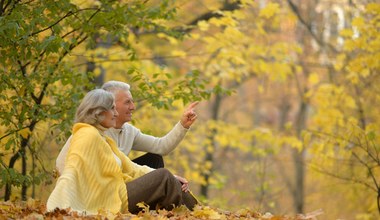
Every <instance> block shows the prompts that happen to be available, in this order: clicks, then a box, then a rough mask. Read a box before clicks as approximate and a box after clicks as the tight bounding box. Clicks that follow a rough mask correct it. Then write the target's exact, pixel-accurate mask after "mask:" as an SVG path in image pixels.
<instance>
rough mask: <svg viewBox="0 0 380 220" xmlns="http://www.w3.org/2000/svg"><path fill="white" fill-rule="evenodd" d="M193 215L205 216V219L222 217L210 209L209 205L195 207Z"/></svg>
mask: <svg viewBox="0 0 380 220" xmlns="http://www.w3.org/2000/svg"><path fill="white" fill-rule="evenodd" d="M193 215H194V217H197V218H205V219H222V218H223V216H222V215H220V214H219V213H218V212H216V211H215V210H213V209H211V208H210V207H208V206H206V207H203V208H202V209H197V210H194V211H193Z"/></svg>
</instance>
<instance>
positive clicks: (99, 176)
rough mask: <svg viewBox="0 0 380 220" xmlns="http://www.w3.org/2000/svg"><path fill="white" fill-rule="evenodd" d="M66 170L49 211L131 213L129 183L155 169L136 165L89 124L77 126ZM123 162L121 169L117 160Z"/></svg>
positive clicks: (52, 195)
mask: <svg viewBox="0 0 380 220" xmlns="http://www.w3.org/2000/svg"><path fill="white" fill-rule="evenodd" d="M70 145H71V147H70V149H69V151H68V153H67V156H66V159H65V167H64V169H63V172H62V174H61V176H60V177H59V178H58V180H57V183H56V186H55V188H54V190H53V192H52V193H51V195H50V197H49V199H48V201H47V209H48V210H53V209H55V208H56V207H58V208H62V209H63V208H68V207H70V208H71V209H72V210H74V211H79V212H82V211H86V213H89V214H93V213H97V212H98V210H108V211H111V212H113V213H117V212H127V211H128V195H127V188H126V185H125V184H126V183H127V182H129V181H131V180H133V179H136V178H138V177H140V176H142V175H144V174H146V173H148V172H150V171H152V170H153V169H151V168H149V167H147V166H139V165H137V164H135V163H133V162H132V161H131V160H130V159H129V158H128V157H126V156H125V155H124V154H123V153H122V152H120V150H119V149H118V148H117V146H116V144H115V142H114V141H113V140H112V139H111V138H109V137H107V136H105V137H102V136H101V135H100V133H99V131H98V130H97V129H96V128H95V127H93V126H91V125H88V124H84V123H77V124H75V125H74V127H73V136H72V140H71V143H70ZM113 153H114V154H115V155H116V156H118V157H119V158H120V160H121V162H122V164H121V165H122V166H121V167H120V166H119V165H118V164H117V162H116V160H115V157H114V154H113Z"/></svg>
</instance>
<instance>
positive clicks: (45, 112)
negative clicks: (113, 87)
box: [0, 0, 207, 200]
mask: <svg viewBox="0 0 380 220" xmlns="http://www.w3.org/2000/svg"><path fill="white" fill-rule="evenodd" d="M0 3H1V4H0V18H1V19H0V27H1V28H0V41H1V43H0V53H1V57H0V66H1V68H0V69H1V70H0V71H1V88H0V90H1V95H0V102H1V107H0V115H1V117H0V118H1V120H0V124H1V127H0V129H1V131H2V132H1V136H0V140H1V146H0V147H1V158H0V161H1V169H0V173H1V184H0V185H1V187H2V188H4V189H5V194H4V199H5V200H9V199H10V198H11V195H12V187H13V186H15V187H21V198H22V199H26V197H27V189H28V187H29V186H31V185H33V186H34V185H35V184H39V183H41V182H42V181H44V180H47V179H49V178H50V177H51V170H48V169H46V167H45V166H46V164H45V163H44V159H45V158H44V151H45V152H46V151H47V152H51V149H49V148H47V146H48V145H50V144H51V143H52V142H54V140H57V141H59V139H58V138H57V137H58V136H59V134H62V132H63V131H66V135H67V134H68V133H69V131H70V127H71V126H70V125H71V121H72V118H73V113H74V111H75V108H76V105H77V103H78V102H79V100H80V98H81V97H82V94H83V91H84V90H88V89H90V88H93V87H94V85H93V84H91V83H90V82H91V81H92V80H93V77H94V76H98V74H97V73H96V71H95V70H94V69H91V68H88V65H87V68H83V65H82V64H81V63H85V64H88V61H94V60H91V59H89V58H88V57H87V56H86V55H88V54H89V53H90V51H93V50H92V49H93V48H94V45H96V44H97V42H102V41H103V42H104V41H105V40H104V39H111V40H109V42H110V44H111V45H115V44H117V45H119V46H120V48H122V50H123V51H125V53H126V54H127V57H126V58H125V57H124V60H125V61H128V60H133V59H136V56H135V51H134V49H133V47H134V45H133V44H134V43H135V42H136V41H134V42H130V41H128V40H130V38H129V36H130V35H131V34H132V33H136V32H137V31H139V32H154V33H156V34H157V33H166V34H168V35H171V36H174V37H180V35H181V34H178V32H175V31H172V30H171V29H170V28H168V27H167V26H165V25H164V24H163V21H164V20H169V19H171V18H172V17H173V15H174V14H175V8H173V7H171V6H170V4H169V3H170V1H159V2H154V3H150V2H149V3H148V2H141V1H112V2H109V1H87V2H81V1H69V0H59V1H48V2H45V1H44V2H42V1H1V2H0ZM81 57H82V58H81ZM92 58H93V59H97V60H98V61H99V59H101V58H99V57H97V56H92ZM107 62H116V61H112V60H111V61H109V60H107ZM118 62H120V61H118ZM85 66H86V65H85ZM124 71H125V69H124ZM125 72H126V74H128V75H130V78H131V79H133V81H135V82H139V86H140V87H139V88H140V89H141V90H140V91H143V90H150V91H155V92H154V93H149V94H148V93H143V92H136V93H137V94H138V95H139V94H140V95H141V97H143V98H146V100H147V101H148V102H150V103H153V105H155V106H158V107H165V106H167V105H168V103H169V101H170V99H165V100H164V101H163V100H162V99H160V98H159V97H161V96H162V95H163V94H162V93H161V92H160V91H162V90H160V88H161V89H162V88H165V85H166V84H167V81H169V80H170V77H171V75H170V74H164V76H166V78H165V79H162V78H161V79H156V80H150V79H151V78H149V77H148V78H147V77H146V76H145V75H144V74H143V73H141V72H139V71H138V70H136V69H135V68H129V70H128V71H125ZM157 77H158V76H156V78H157ZM179 85H180V86H186V87H189V88H190V89H191V88H195V87H196V86H198V85H199V83H197V79H196V74H194V73H189V74H188V75H187V76H186V78H185V79H183V80H182V83H181V81H179ZM178 88H179V89H178ZM136 91H138V90H137V89H136ZM176 91H177V92H176V93H175V96H174V97H170V98H173V100H175V99H181V98H186V100H189V99H191V98H192V97H191V95H186V94H185V93H183V91H181V90H180V87H177V90H176ZM201 95H207V94H203V93H202V94H201ZM199 97H200V96H198V98H199ZM186 100H184V101H186ZM60 137H64V136H60ZM45 156H46V155H45ZM33 196H34V195H33Z"/></svg>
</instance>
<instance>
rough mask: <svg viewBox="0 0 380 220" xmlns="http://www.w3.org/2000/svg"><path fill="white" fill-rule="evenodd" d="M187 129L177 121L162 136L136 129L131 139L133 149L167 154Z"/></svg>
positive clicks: (180, 139)
mask: <svg viewBox="0 0 380 220" xmlns="http://www.w3.org/2000/svg"><path fill="white" fill-rule="evenodd" d="M187 131H188V129H186V128H184V127H183V126H182V125H181V123H180V122H178V123H177V124H176V125H175V126H174V127H173V129H172V130H170V131H169V133H167V134H166V135H165V136H163V137H154V136H152V135H147V134H144V133H142V132H141V131H140V130H138V132H137V134H136V135H135V138H134V141H133V146H132V149H133V150H137V151H143V152H150V153H154V154H159V155H167V154H169V153H170V152H171V151H173V150H174V148H176V147H177V146H178V144H179V143H180V142H181V141H182V139H183V138H184V137H185V135H186V133H187Z"/></svg>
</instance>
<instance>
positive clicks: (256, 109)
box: [0, 0, 380, 219]
mask: <svg viewBox="0 0 380 220" xmlns="http://www.w3.org/2000/svg"><path fill="white" fill-rule="evenodd" d="M371 2H373V1H366V0H362V1H339V2H337V1H301V0H287V1H269V0H260V1H249V0H244V1H228V0H226V1H200V2H199V1H197V2H191V1H190V2H189V1H175V2H174V1H145V2H140V1H125V2H123V1H117V2H112V3H110V2H108V1H91V2H86V3H80V2H79V1H78V2H76V1H72V2H71V3H69V2H68V1H63V0H61V1H56V2H54V3H49V4H44V5H40V4H37V2H26V3H22V2H18V3H16V4H10V3H9V4H3V5H2V6H3V7H2V8H3V10H1V18H2V19H1V20H0V22H2V23H1V25H0V27H1V28H0V37H1V41H0V45H1V47H0V51H1V55H2V56H1V57H0V62H1V64H0V65H1V71H2V74H1V80H2V82H1V83H2V84H1V85H2V86H1V88H0V89H1V102H2V105H1V106H2V107H0V110H1V111H0V114H1V123H2V124H1V125H2V127H1V130H2V133H3V134H2V135H1V153H2V154H1V160H2V170H1V172H2V173H1V174H2V178H3V180H2V182H1V183H2V184H3V186H4V184H7V183H8V184H13V185H15V186H24V188H25V187H26V186H29V185H31V184H32V183H33V182H38V181H37V180H39V181H41V180H47V179H48V178H47V177H48V176H49V175H50V174H49V170H44V164H45V162H44V161H46V160H49V159H54V154H56V152H54V151H52V150H51V149H49V150H47V149H48V148H47V147H46V146H48V145H49V144H50V142H49V141H47V142H46V141H45V142H43V141H42V140H50V141H51V140H52V138H53V139H54V138H55V137H57V136H58V134H59V131H67V132H68V131H69V130H70V129H69V128H70V125H71V119H72V117H73V112H74V111H75V107H76V105H77V103H78V101H79V100H80V98H81V96H82V94H83V92H82V90H84V89H88V88H92V87H93V86H94V85H92V84H88V82H90V81H93V82H94V81H96V82H97V83H98V84H100V83H101V82H102V81H104V80H109V79H116V80H123V81H126V82H128V83H130V84H131V86H132V93H133V95H134V98H135V99H136V101H137V104H138V110H137V111H136V113H135V114H134V121H133V123H134V124H135V125H137V127H139V128H141V129H142V130H143V131H144V132H147V133H151V134H154V135H161V134H162V135H163V134H165V132H167V131H168V130H169V129H170V128H171V127H172V126H173V125H174V123H176V122H177V120H178V119H179V116H180V114H181V111H182V108H183V104H184V103H187V102H189V101H192V100H200V99H209V101H207V102H203V103H201V105H200V107H199V120H198V121H197V123H196V124H195V125H194V126H193V127H192V128H191V131H190V132H189V133H188V135H187V137H186V138H185V140H184V141H183V142H182V143H181V146H180V147H179V148H178V149H177V150H175V151H174V152H173V153H172V154H171V155H169V156H168V158H167V159H166V160H165V161H166V162H167V165H168V167H169V168H171V169H173V170H175V171H174V172H176V173H177V172H180V173H183V174H184V176H185V177H187V178H188V179H189V180H191V182H192V189H193V190H194V189H195V187H194V186H193V185H197V186H199V191H197V190H195V193H196V194H199V195H201V196H202V197H203V199H204V201H206V202H209V203H211V204H215V205H218V206H220V207H224V208H231V209H232V208H244V207H249V208H255V209H256V208H257V209H261V210H263V211H271V212H275V213H278V212H281V213H289V212H297V213H299V212H307V211H312V210H315V209H319V208H323V209H325V212H326V215H327V216H328V217H327V218H329V217H331V218H349V217H348V216H350V217H352V215H355V218H358V219H360V218H362V219H366V218H367V219H368V218H375V217H374V216H376V214H375V213H376V212H377V210H378V209H379V205H378V202H379V181H380V180H379V179H378V178H379V157H380V155H379V151H380V149H379V126H378V124H379V120H380V118H379V116H378V113H379V112H378V109H377V107H378V106H380V105H379V101H380V98H379V95H378V94H379V91H378V86H377V85H378V84H379V74H378V72H379V62H378V60H379V45H380V43H379V42H380V41H379V34H378V31H379V30H378V25H379V14H380V13H379V12H380V11H379V4H378V3H371ZM367 3H370V4H367ZM58 8H59V9H60V10H59V11H58ZM42 12H43V13H42ZM37 15H39V16H37ZM21 18H22V19H21ZM142 18H143V19H142ZM89 73H91V74H89ZM44 85H46V87H45V86H44ZM84 87H85V88H84ZM39 97H41V98H39ZM177 100H180V101H177ZM36 101H37V102H36ZM38 101H39V102H38ZM63 103H64V104H63ZM142 106H144V108H141V107H142ZM162 108H164V109H170V110H171V111H164V110H162ZM158 109H160V110H158ZM152 125H156V126H152ZM157 125H159V126H157ZM37 128H38V129H37ZM46 130H49V132H48V133H47V132H46ZM66 135H67V134H66ZM47 136H49V138H48V137H47ZM59 137H61V138H63V139H64V138H65V135H61V136H59ZM55 139H56V140H58V141H59V139H57V138H55ZM54 146H55V145H54ZM58 148H59V147H58ZM46 151H47V152H51V153H50V154H53V156H50V158H49V157H48V156H46V155H44V154H45V152H46ZM12 158H14V159H13V160H12ZM19 160H21V161H24V162H22V163H24V164H27V163H28V164H34V165H33V166H32V165H29V166H28V167H27V169H24V168H23V167H22V166H20V167H17V169H15V168H13V167H12V166H14V165H12V164H13V163H15V162H16V161H19ZM11 161H14V162H12V163H11ZM22 163H21V164H22ZM11 165H12V166H11ZM19 170H21V171H19ZM28 172H29V173H28ZM329 177H333V178H329ZM342 180H343V181H342ZM8 188H9V187H8ZM24 195H25V194H24ZM341 204H345V205H344V211H342V210H340V209H339V207H341ZM242 206H244V207H242ZM341 208H343V207H341Z"/></svg>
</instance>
